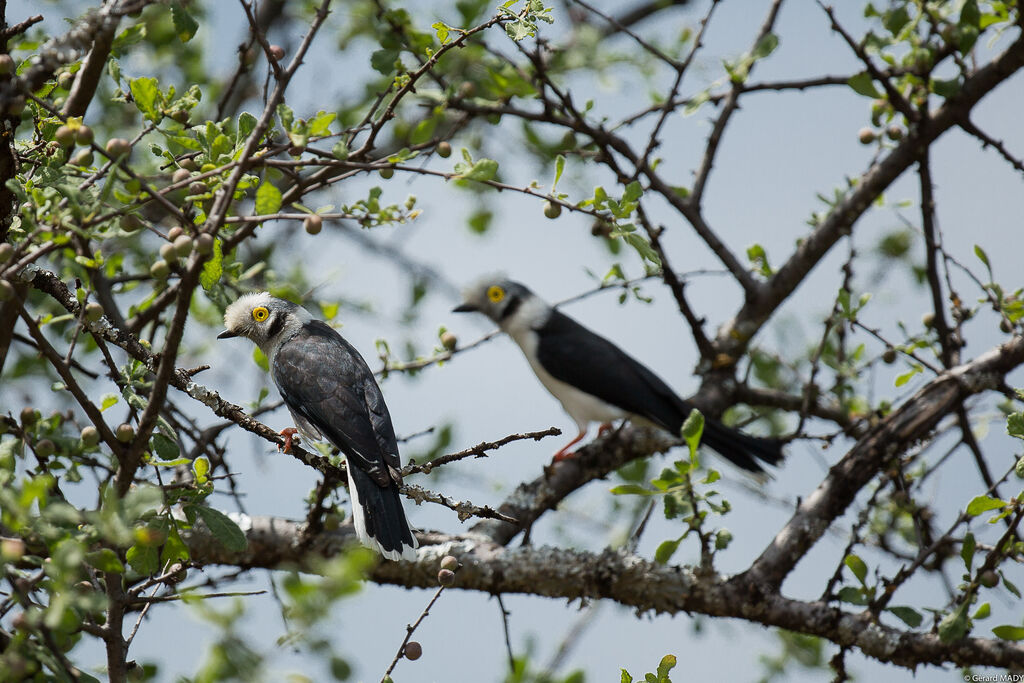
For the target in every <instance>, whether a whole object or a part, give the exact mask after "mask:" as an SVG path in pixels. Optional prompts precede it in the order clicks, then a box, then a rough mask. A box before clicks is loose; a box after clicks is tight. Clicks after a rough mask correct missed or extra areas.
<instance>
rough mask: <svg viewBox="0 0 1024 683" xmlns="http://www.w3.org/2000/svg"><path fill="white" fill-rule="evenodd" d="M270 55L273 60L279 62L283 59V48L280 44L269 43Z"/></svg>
mask: <svg viewBox="0 0 1024 683" xmlns="http://www.w3.org/2000/svg"><path fill="white" fill-rule="evenodd" d="M270 56H271V57H273V58H274V61H275V62H280V61H281V60H282V59H284V48H283V47H281V46H280V45H271V46H270Z"/></svg>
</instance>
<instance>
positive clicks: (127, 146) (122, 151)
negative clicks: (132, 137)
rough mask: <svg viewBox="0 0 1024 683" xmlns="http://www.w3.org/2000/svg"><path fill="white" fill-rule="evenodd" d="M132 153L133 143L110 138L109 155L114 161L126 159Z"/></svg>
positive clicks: (122, 139)
mask: <svg viewBox="0 0 1024 683" xmlns="http://www.w3.org/2000/svg"><path fill="white" fill-rule="evenodd" d="M131 152H132V143H130V142H128V141H127V140H125V139H124V138H110V139H109V140H107V154H109V155H110V156H111V157H113V158H114V159H119V158H121V157H126V156H128V155H129V154H131Z"/></svg>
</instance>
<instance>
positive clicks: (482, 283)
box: [462, 271, 508, 306]
mask: <svg viewBox="0 0 1024 683" xmlns="http://www.w3.org/2000/svg"><path fill="white" fill-rule="evenodd" d="M506 280H508V274H507V273H504V272H502V271H495V272H493V273H488V274H486V275H481V276H480V277H478V278H477V279H475V280H473V281H472V282H471V283H469V284H468V285H466V286H465V287H464V288H463V289H462V300H463V301H465V302H466V303H469V304H476V305H478V306H479V305H483V304H485V303H486V302H487V288H488V287H490V286H491V285H493V284H495V283H498V282H504V281H506Z"/></svg>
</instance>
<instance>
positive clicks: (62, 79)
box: [0, 55, 75, 90]
mask: <svg viewBox="0 0 1024 683" xmlns="http://www.w3.org/2000/svg"><path fill="white" fill-rule="evenodd" d="M4 56H5V57H9V55H4ZM0 59H3V57H0ZM74 84H75V75H74V74H73V73H71V72H70V71H65V72H64V73H62V74H61V75H60V76H57V87H58V88H61V89H62V90H71V86H73V85H74Z"/></svg>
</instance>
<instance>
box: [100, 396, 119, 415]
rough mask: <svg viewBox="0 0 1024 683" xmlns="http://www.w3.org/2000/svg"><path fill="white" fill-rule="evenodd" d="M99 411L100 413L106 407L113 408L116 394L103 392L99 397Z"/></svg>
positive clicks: (115, 403)
mask: <svg viewBox="0 0 1024 683" xmlns="http://www.w3.org/2000/svg"><path fill="white" fill-rule="evenodd" d="M100 401H102V402H101V403H100V412H101V413H102V412H103V411H104V410H106V409H107V408H113V407H114V406H116V405H117V394H103V397H102V398H101V399H100Z"/></svg>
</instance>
